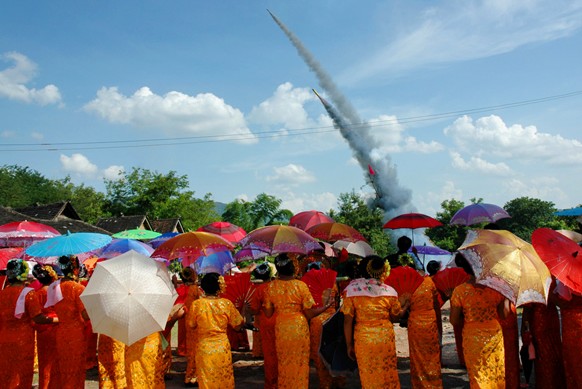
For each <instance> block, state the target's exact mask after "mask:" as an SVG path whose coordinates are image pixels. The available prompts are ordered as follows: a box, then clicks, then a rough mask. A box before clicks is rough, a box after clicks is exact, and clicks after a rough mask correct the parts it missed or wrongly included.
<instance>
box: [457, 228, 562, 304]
mask: <svg viewBox="0 0 582 389" xmlns="http://www.w3.org/2000/svg"><path fill="white" fill-rule="evenodd" d="M459 252H461V253H462V254H463V255H464V256H465V257H466V258H467V260H468V261H469V263H470V264H471V267H472V268H473V271H474V272H475V277H476V279H477V283H479V284H482V285H486V286H489V287H490V288H492V289H495V290H497V291H498V292H500V293H501V294H502V295H504V296H505V297H507V298H508V299H509V300H511V301H512V302H513V303H514V304H515V305H516V306H520V305H522V304H526V303H541V304H546V302H547V299H548V291H549V289H550V284H551V282H552V277H551V275H550V271H549V270H548V267H547V266H546V265H545V264H544V262H543V261H542V260H541V258H540V257H539V256H538V254H537V253H536V250H535V249H534V248H533V246H532V245H531V244H529V243H527V242H526V241H524V240H522V239H521V238H519V237H517V236H515V235H514V234H512V233H511V232H509V231H505V230H480V229H477V230H469V231H468V232H467V238H466V239H465V242H463V245H462V246H461V247H459Z"/></svg>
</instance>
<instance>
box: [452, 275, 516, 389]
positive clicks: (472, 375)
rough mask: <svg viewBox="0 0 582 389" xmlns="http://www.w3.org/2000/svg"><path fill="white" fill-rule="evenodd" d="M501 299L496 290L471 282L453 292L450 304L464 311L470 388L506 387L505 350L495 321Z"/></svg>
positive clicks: (464, 346) (465, 346)
mask: <svg viewBox="0 0 582 389" xmlns="http://www.w3.org/2000/svg"><path fill="white" fill-rule="evenodd" d="M502 301H503V296H502V295H501V294H500V293H499V292H497V291H495V290H493V289H491V288H488V287H484V286H480V285H474V284H471V283H464V284H461V285H459V286H457V287H456V288H455V290H454V291H453V295H452V297H451V307H457V308H461V309H462V312H463V320H464V323H463V355H464V357H465V363H466V365H467V373H468V374H469V383H470V385H471V388H498V389H505V349H504V347H503V332H502V330H501V325H500V324H499V322H498V321H497V305H498V304H499V303H501V302H502Z"/></svg>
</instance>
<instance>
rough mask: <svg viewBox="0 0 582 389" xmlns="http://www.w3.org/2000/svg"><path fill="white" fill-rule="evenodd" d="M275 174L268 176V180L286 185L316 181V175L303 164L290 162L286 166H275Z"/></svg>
mask: <svg viewBox="0 0 582 389" xmlns="http://www.w3.org/2000/svg"><path fill="white" fill-rule="evenodd" d="M273 170H274V172H275V174H274V175H272V176H268V177H267V178H266V180H267V181H268V182H274V183H276V184H279V185H284V186H298V185H302V184H307V183H310V182H314V181H315V176H314V175H313V174H312V173H311V172H309V171H307V170H306V169H305V168H304V167H303V166H301V165H295V164H293V163H290V164H288V165H286V166H282V167H275V168H273Z"/></svg>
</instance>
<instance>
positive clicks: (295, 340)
mask: <svg viewBox="0 0 582 389" xmlns="http://www.w3.org/2000/svg"><path fill="white" fill-rule="evenodd" d="M313 305H315V301H314V300H313V297H312V296H311V293H310V292H309V288H308V287H307V284H305V282H303V281H300V280H288V281H284V280H274V281H271V282H270V283H269V286H268V288H267V291H266V293H265V303H264V306H265V307H266V308H271V307H273V308H274V309H275V316H276V317H275V345H276V349H277V374H278V387H279V388H280V389H286V388H290V389H302V388H307V387H308V386H309V325H308V323H307V318H306V317H305V314H304V313H303V311H304V310H305V309H309V308H311V307H312V306H313Z"/></svg>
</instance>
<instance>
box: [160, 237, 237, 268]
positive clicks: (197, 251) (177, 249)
mask: <svg viewBox="0 0 582 389" xmlns="http://www.w3.org/2000/svg"><path fill="white" fill-rule="evenodd" d="M233 248H234V246H233V245H232V243H230V242H229V241H228V240H226V239H224V238H223V237H221V236H219V235H216V234H211V233H210V232H203V231H193V232H185V233H183V234H180V235H177V236H175V237H173V238H171V239H168V240H167V241H165V242H164V243H162V244H161V245H160V246H159V247H158V248H157V249H156V250H155V251H154V252H153V253H152V255H151V257H152V258H165V259H168V260H172V259H175V258H182V265H184V266H189V265H190V264H191V263H194V261H196V259H197V258H198V257H201V256H209V255H211V254H215V253H217V252H219V251H228V250H232V249H233Z"/></svg>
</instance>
